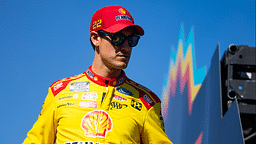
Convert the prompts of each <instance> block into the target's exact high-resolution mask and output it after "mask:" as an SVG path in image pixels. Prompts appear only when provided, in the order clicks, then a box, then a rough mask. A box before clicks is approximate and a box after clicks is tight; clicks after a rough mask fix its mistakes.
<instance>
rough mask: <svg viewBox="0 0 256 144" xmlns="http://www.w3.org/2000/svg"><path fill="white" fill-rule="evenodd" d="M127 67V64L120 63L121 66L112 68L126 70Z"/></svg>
mask: <svg viewBox="0 0 256 144" xmlns="http://www.w3.org/2000/svg"><path fill="white" fill-rule="evenodd" d="M127 66H128V64H127V63H122V64H117V65H114V66H113V67H114V68H115V69H126V68H127Z"/></svg>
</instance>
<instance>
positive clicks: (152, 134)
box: [142, 102, 172, 144]
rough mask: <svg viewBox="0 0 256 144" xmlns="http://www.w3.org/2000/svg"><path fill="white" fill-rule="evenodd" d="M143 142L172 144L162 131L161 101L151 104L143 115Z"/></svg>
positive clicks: (146, 143)
mask: <svg viewBox="0 0 256 144" xmlns="http://www.w3.org/2000/svg"><path fill="white" fill-rule="evenodd" d="M142 143H143V144H156V143H159V144H172V142H171V140H170V139H169V138H168V136H167V135H166V134H165V132H164V121H163V117H162V114H161V103H160V102H159V103H156V104H155V105H154V106H152V107H151V108H150V109H149V110H148V112H147V115H146V117H145V123H144V130H143V133H142Z"/></svg>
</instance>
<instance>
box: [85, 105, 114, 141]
mask: <svg viewBox="0 0 256 144" xmlns="http://www.w3.org/2000/svg"><path fill="white" fill-rule="evenodd" d="M81 127H82V129H83V130H84V131H85V133H84V135H85V136H88V137H102V138H105V137H106V134H107V133H108V132H109V131H111V130H112V127H113V122H112V119H111V117H110V116H109V115H108V113H107V112H105V111H103V110H94V111H90V112H88V113H87V114H86V115H85V116H84V117H83V119H82V121H81Z"/></svg>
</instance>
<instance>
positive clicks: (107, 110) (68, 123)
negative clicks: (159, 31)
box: [24, 6, 171, 144]
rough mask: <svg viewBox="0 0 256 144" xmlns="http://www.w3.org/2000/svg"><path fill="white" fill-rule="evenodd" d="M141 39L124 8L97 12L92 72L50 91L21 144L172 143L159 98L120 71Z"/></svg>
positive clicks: (92, 33) (93, 22) (92, 34)
mask: <svg viewBox="0 0 256 144" xmlns="http://www.w3.org/2000/svg"><path fill="white" fill-rule="evenodd" d="M142 35H144V31H143V29H142V28H141V27H140V26H138V25H135V24H134V21H133V18H132V16H131V15H130V13H129V12H128V11H127V10H126V9H125V8H123V7H121V6H108V7H104V8H102V9H100V10H98V11H96V13H95V14H94V15H93V17H92V20H91V26H90V41H91V44H92V46H93V48H94V50H95V57H94V61H93V64H92V66H90V67H89V69H88V70H86V71H85V72H84V73H82V74H80V75H77V76H74V77H70V78H67V79H63V80H59V81H57V82H55V83H53V84H52V85H51V86H50V88H49V93H48V95H47V97H46V99H45V102H44V105H43V109H42V111H41V113H40V115H39V117H38V120H37V122H36V123H35V124H34V126H33V128H32V129H31V130H30V131H29V132H28V134H27V138H26V139H25V141H24V143H37V144H38V143H45V144H53V143H54V142H55V141H56V143H57V144H60V143H61V144H63V143H64V144H100V143H125V144H126V143H133V144H136V143H137V144H138V143H161V144H162V143H171V141H170V140H169V138H168V136H167V135H166V134H165V132H164V125H163V118H162V115H161V103H160V100H159V98H158V97H157V96H156V95H155V94H154V93H153V92H151V91H150V90H148V89H147V88H145V87H143V86H141V85H140V84H138V83H136V82H134V81H132V80H130V79H129V78H127V77H126V75H125V72H124V71H123V69H125V68H126V67H127V65H128V62H129V59H130V56H131V51H132V47H134V46H136V45H137V43H138V40H139V38H140V36H142Z"/></svg>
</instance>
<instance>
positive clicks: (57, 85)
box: [53, 82, 63, 91]
mask: <svg viewBox="0 0 256 144" xmlns="http://www.w3.org/2000/svg"><path fill="white" fill-rule="evenodd" d="M61 87H63V82H60V83H57V84H56V85H55V86H53V90H54V91H56V90H57V89H59V88H61Z"/></svg>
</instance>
